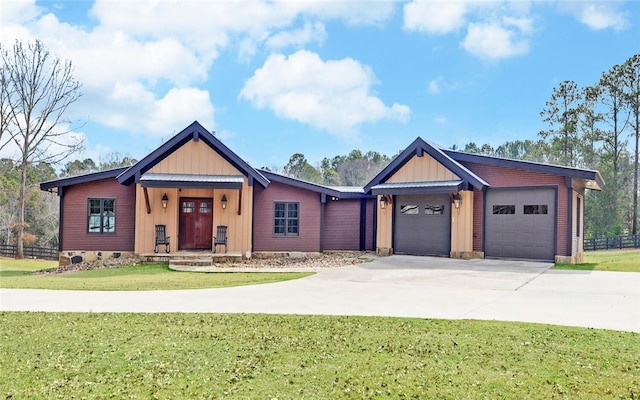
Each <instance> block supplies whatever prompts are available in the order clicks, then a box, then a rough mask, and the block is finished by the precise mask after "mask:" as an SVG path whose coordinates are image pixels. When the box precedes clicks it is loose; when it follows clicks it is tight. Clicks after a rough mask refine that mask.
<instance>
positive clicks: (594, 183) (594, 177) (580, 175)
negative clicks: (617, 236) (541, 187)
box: [443, 150, 604, 190]
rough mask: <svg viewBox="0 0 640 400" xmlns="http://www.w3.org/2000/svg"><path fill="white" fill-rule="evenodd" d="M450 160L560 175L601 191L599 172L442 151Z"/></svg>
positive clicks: (602, 181)
mask: <svg viewBox="0 0 640 400" xmlns="http://www.w3.org/2000/svg"><path fill="white" fill-rule="evenodd" d="M443 152H444V153H445V154H447V155H448V156H449V157H451V158H452V159H454V160H456V161H458V162H471V163H477V164H485V165H492V166H496V167H507V168H514V169H521V170H526V171H533V172H541V173H547V174H552V175H560V176H564V177H567V178H575V179H580V180H583V181H584V185H585V187H587V188H589V189H595V190H602V188H603V187H604V180H603V179H602V176H601V175H600V172H598V171H594V170H590V169H583V168H574V167H565V166H561V165H554V164H543V163H538V162H533V161H523V160H513V159H510V158H500V157H492V156H487V155H483V154H472V153H463V152H460V151H454V150H443Z"/></svg>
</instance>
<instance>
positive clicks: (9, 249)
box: [0, 244, 58, 260]
mask: <svg viewBox="0 0 640 400" xmlns="http://www.w3.org/2000/svg"><path fill="white" fill-rule="evenodd" d="M17 247H18V246H16V245H14V244H0V256H3V257H15V256H16V248H17ZM22 250H23V251H24V256H25V258H40V259H43V260H57V259H58V249H55V248H50V247H35V246H24V247H23V248H22Z"/></svg>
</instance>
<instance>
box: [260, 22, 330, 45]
mask: <svg viewBox="0 0 640 400" xmlns="http://www.w3.org/2000/svg"><path fill="white" fill-rule="evenodd" d="M326 39H327V32H326V30H325V28H324V24H323V23H321V22H316V23H314V24H311V23H308V22H307V23H305V24H304V26H303V27H302V28H301V29H297V30H293V31H288V32H286V31H285V32H278V33H277V34H275V35H273V36H272V37H270V38H269V39H268V40H267V47H269V48H271V49H275V50H279V49H282V48H285V47H288V46H294V47H296V48H300V47H302V46H304V45H305V44H307V43H310V42H316V43H323V42H324V41H325V40H326Z"/></svg>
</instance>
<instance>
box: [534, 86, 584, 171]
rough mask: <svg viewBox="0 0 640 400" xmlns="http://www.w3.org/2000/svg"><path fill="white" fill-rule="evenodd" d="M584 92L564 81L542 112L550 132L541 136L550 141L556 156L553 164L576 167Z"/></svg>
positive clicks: (555, 90)
mask: <svg viewBox="0 0 640 400" xmlns="http://www.w3.org/2000/svg"><path fill="white" fill-rule="evenodd" d="M581 101H582V92H581V91H580V90H579V89H578V85H577V84H576V83H575V82H574V81H564V82H562V83H560V85H558V86H557V87H555V88H554V89H553V93H552V94H551V98H550V99H549V100H548V101H547V102H546V108H545V109H543V110H542V111H541V112H540V116H541V117H542V118H543V121H544V122H546V123H548V124H549V130H546V131H541V132H540V133H539V134H540V136H541V137H542V138H543V139H545V140H550V143H549V144H550V145H551V150H552V152H553V154H554V155H555V159H553V160H551V161H553V162H558V163H560V164H562V165H567V166H571V167H574V166H575V161H576V151H577V146H578V136H577V135H578V129H577V128H578V120H579V104H580V102H581Z"/></svg>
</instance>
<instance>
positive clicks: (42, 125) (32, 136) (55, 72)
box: [0, 40, 82, 258]
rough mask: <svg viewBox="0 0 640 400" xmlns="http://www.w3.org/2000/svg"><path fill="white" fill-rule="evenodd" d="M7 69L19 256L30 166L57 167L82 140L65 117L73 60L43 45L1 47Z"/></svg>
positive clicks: (75, 85) (73, 85) (76, 93)
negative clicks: (17, 187)
mask: <svg viewBox="0 0 640 400" xmlns="http://www.w3.org/2000/svg"><path fill="white" fill-rule="evenodd" d="M0 58H1V59H2V69H3V70H5V71H6V80H7V82H6V85H5V86H3V88H2V90H3V92H4V93H3V95H2V96H4V97H6V99H7V101H8V115H7V118H8V123H7V124H6V125H5V126H3V129H6V131H3V133H2V137H5V135H8V136H9V137H10V138H11V141H12V142H13V144H15V146H16V147H17V149H18V151H19V157H20V159H19V168H20V172H21V176H20V194H19V205H18V207H19V215H18V223H17V243H16V244H17V250H16V258H23V257H24V251H23V236H24V228H25V203H26V195H27V171H28V169H29V166H30V165H32V164H33V163H38V162H47V163H56V162H59V161H62V160H64V159H65V158H66V157H68V156H69V155H70V154H72V153H73V152H75V151H79V150H80V149H81V148H82V139H81V138H79V137H77V136H74V135H71V132H73V129H70V128H67V126H69V124H70V121H69V120H68V119H66V117H65V114H66V112H67V110H68V109H69V107H70V106H71V105H72V104H73V103H75V102H76V101H77V100H78V99H79V98H80V96H81V95H82V94H81V93H80V87H81V84H80V83H79V82H78V81H77V80H76V79H75V78H74V77H73V70H74V68H73V65H72V63H71V61H68V60H65V61H60V59H59V58H58V57H55V56H52V55H51V54H50V53H49V51H48V50H47V49H46V48H45V46H44V45H43V44H42V42H41V41H39V40H36V41H35V42H34V43H28V44H27V45H23V43H22V42H20V41H16V43H15V44H14V46H13V48H12V49H11V50H9V49H6V48H4V47H0Z"/></svg>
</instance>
